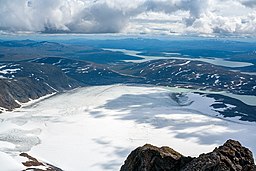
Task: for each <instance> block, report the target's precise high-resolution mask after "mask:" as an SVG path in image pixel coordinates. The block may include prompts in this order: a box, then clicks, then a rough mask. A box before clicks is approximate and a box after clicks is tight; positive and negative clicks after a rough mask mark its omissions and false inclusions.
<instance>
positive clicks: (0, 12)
mask: <svg viewBox="0 0 256 171" xmlns="http://www.w3.org/2000/svg"><path fill="white" fill-rule="evenodd" d="M255 7H256V1H255V0H129V1H126V0H54V1H53V0H8V1H6V0H0V30H1V31H6V32H19V31H25V32H27V31H29V32H48V33H54V32H68V33H69V32H70V33H118V32H123V33H154V34H168V33H170V32H172V33H174V32H178V33H181V34H183V33H195V34H229V33H232V34H254V35H255V30H256V21H255V17H256V14H255V9H254V8H255Z"/></svg>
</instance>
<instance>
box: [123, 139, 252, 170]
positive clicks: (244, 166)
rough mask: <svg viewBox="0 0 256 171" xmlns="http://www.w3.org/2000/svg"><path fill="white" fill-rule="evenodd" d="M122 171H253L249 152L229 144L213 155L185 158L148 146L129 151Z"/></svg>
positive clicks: (231, 143) (237, 143)
mask: <svg viewBox="0 0 256 171" xmlns="http://www.w3.org/2000/svg"><path fill="white" fill-rule="evenodd" d="M121 171H256V166H255V164H254V159H253V155H252V152H251V151H250V150H249V149H248V148H245V147H243V146H242V145H241V144H240V143H239V142H238V141H234V140H228V141H227V142H226V143H225V144H224V145H223V146H220V147H219V148H216V149H214V150H213V152H210V153H207V154H201V155H200V156H199V157H197V158H191V157H185V156H183V155H181V154H180V153H178V152H176V151H175V150H173V149H171V148H169V147H161V148H158V147H155V146H152V145H149V144H146V145H144V146H143V147H139V148H137V149H135V150H134V151H132V153H131V154H130V155H129V156H128V158H127V159H126V161H125V163H124V165H123V166H122V167H121Z"/></svg>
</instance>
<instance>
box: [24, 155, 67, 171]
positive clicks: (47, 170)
mask: <svg viewBox="0 0 256 171" xmlns="http://www.w3.org/2000/svg"><path fill="white" fill-rule="evenodd" d="M20 156H21V157H24V158H25V160H26V161H25V162H22V164H23V165H24V166H25V167H26V169H25V170H24V171H29V170H34V171H63V170H62V169H60V168H58V167H56V166H53V165H51V164H49V163H45V162H42V161H39V160H37V159H36V158H34V157H32V156H30V155H28V154H27V153H21V154H20Z"/></svg>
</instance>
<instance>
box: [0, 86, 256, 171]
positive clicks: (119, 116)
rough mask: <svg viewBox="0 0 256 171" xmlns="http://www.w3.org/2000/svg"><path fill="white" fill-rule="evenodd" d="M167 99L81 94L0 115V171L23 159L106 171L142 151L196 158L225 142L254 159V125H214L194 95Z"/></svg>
mask: <svg viewBox="0 0 256 171" xmlns="http://www.w3.org/2000/svg"><path fill="white" fill-rule="evenodd" d="M174 91H175V90H168V89H166V88H162V87H142V86H126V85H111V86H95V87H86V88H80V89H76V90H73V91H70V92H67V93H63V94H59V95H55V96H53V97H51V98H48V99H46V100H43V101H40V102H38V103H34V104H31V105H29V106H26V107H23V108H20V109H17V110H16V111H14V112H6V113H4V114H1V115H0V122H1V124H0V151H1V152H2V153H0V164H1V163H6V160H7V158H8V161H12V162H13V163H15V162H18V158H17V157H16V156H17V155H18V154H19V153H20V152H28V153H29V154H31V155H32V156H34V157H37V158H39V159H42V160H44V161H46V162H49V163H51V164H54V165H56V166H58V167H60V168H62V169H64V170H68V171H84V170H89V171H103V170H104V171H105V170H109V171H113V170H119V169H120V167H121V165H122V164H123V162H124V160H125V159H126V157H127V156H128V154H129V153H130V152H131V150H133V149H135V148H136V147H138V146H142V145H144V144H145V143H151V144H154V145H156V146H163V145H165V146H166V145H167V146H170V147H172V148H174V149H175V150H177V151H179V152H180V153H182V154H184V155H192V156H197V155H199V154H200V153H203V152H204V153H205V152H209V151H212V150H213V149H214V148H215V147H216V146H218V145H221V144H223V143H224V142H225V141H226V140H227V139H230V138H232V139H236V140H239V141H240V142H241V143H242V144H243V145H244V146H246V147H249V148H250V149H251V150H252V151H253V152H254V154H256V147H255V142H256V132H255V130H256V124H255V123H249V122H242V121H239V120H238V118H232V119H223V118H221V117H216V113H215V111H213V110H212V109H211V107H210V105H211V104H212V103H213V102H214V99H212V98H208V97H205V96H203V95H199V94H194V93H188V94H187V97H188V98H189V100H190V101H194V102H193V103H191V104H190V105H188V106H179V105H178V104H177V103H176V102H175V101H174V100H172V99H171V98H170V95H171V92H174ZM177 91H178V89H177ZM3 153H4V154H3ZM1 156H8V157H6V158H5V157H1ZM13 166H15V164H13ZM17 167H20V166H19V165H18V164H17Z"/></svg>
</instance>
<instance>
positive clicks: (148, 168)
mask: <svg viewBox="0 0 256 171" xmlns="http://www.w3.org/2000/svg"><path fill="white" fill-rule="evenodd" d="M191 160H192V158H191V157H184V156H182V155H181V154H180V153H178V152H177V151H175V150H173V149H171V148H169V147H161V148H158V147H155V146H152V145H150V144H146V145H144V146H143V147H139V148H137V149H136V150H134V151H133V152H132V153H131V154H130V155H129V156H128V158H127V160H126V161H125V164H124V165H123V166H122V168H121V171H154V170H157V171H158V170H163V171H164V170H172V171H178V170H180V169H181V167H182V166H183V165H184V164H185V163H187V162H189V161H191Z"/></svg>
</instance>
